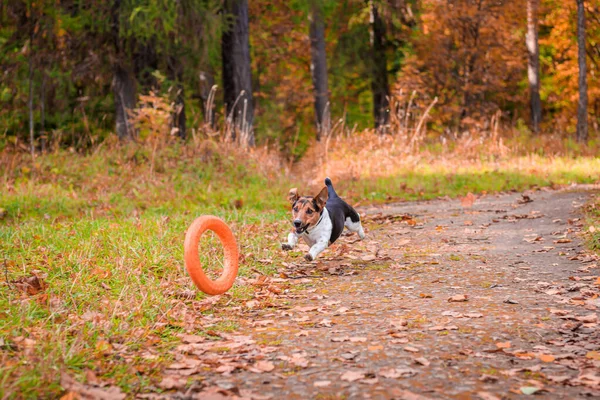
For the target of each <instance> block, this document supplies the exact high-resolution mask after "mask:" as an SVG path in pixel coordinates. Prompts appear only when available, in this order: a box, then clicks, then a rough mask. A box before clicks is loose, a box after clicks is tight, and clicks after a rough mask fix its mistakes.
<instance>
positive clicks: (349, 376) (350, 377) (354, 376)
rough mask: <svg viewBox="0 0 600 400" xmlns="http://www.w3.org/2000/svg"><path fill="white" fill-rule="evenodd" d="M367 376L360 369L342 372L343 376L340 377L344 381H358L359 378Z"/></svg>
mask: <svg viewBox="0 0 600 400" xmlns="http://www.w3.org/2000/svg"><path fill="white" fill-rule="evenodd" d="M364 377H365V373H364V372H360V371H346V372H344V373H343V374H342V376H341V377H340V379H341V380H343V381H347V382H354V381H357V380H359V379H363V378H364Z"/></svg>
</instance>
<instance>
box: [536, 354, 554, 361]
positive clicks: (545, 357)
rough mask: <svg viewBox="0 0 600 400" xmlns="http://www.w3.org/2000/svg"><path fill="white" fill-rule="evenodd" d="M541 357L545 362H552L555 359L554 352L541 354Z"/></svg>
mask: <svg viewBox="0 0 600 400" xmlns="http://www.w3.org/2000/svg"><path fill="white" fill-rule="evenodd" d="M539 359H540V360H541V361H543V362H552V361H554V360H555V358H554V356H553V355H552V354H540V357H539Z"/></svg>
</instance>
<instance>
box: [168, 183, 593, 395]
mask: <svg viewBox="0 0 600 400" xmlns="http://www.w3.org/2000/svg"><path fill="white" fill-rule="evenodd" d="M530 196H531V200H533V201H531V202H528V203H524V202H523V200H524V198H522V197H521V195H520V194H515V195H500V196H487V197H484V198H481V199H478V200H476V201H475V202H474V204H473V205H472V206H470V204H469V200H468V199H467V200H466V201H464V204H463V205H461V202H459V201H434V202H427V203H410V204H401V205H397V206H394V205H392V206H387V207H385V208H377V209H366V210H365V209H363V210H361V211H362V213H363V214H364V213H366V214H367V217H366V218H365V220H366V224H365V225H366V226H367V228H368V236H367V240H365V241H364V242H356V243H352V242H353V241H354V240H355V236H350V237H344V238H343V240H342V243H340V244H339V245H336V246H334V247H332V248H331V249H330V250H328V251H327V252H326V253H324V255H325V256H324V257H323V258H322V259H320V261H319V262H316V263H312V264H306V263H302V262H301V257H298V256H296V257H292V256H290V257H289V262H290V264H289V265H287V266H286V268H285V271H282V272H283V273H284V274H285V275H284V276H286V277H287V278H288V279H291V278H295V279H294V282H300V283H302V284H303V285H304V289H303V290H301V291H299V292H293V293H288V294H285V293H283V294H284V295H285V296H284V299H283V300H282V301H280V302H278V303H277V304H276V307H272V308H260V309H256V311H254V310H247V311H243V312H244V313H245V317H246V318H245V319H246V320H247V325H244V326H241V327H240V329H239V332H241V333H243V335H242V334H241V333H240V334H233V335H231V336H225V337H224V338H222V339H223V340H221V341H217V342H214V343H213V342H208V341H203V340H201V339H200V338H199V337H194V336H190V337H188V338H186V340H185V341H186V342H188V343H186V344H184V345H182V346H180V347H179V348H178V350H177V363H176V364H174V365H173V366H172V368H170V369H169V370H167V371H165V374H166V375H165V376H166V377H165V381H163V383H162V387H163V388H164V389H172V390H177V389H178V388H180V387H182V386H183V384H184V382H188V383H189V380H190V379H192V380H193V381H194V382H196V384H194V385H192V386H191V387H188V389H187V390H185V391H181V389H180V391H179V392H177V391H172V392H170V393H169V392H167V393H165V394H164V395H163V396H165V397H173V398H215V399H218V398H229V397H230V396H234V397H235V396H240V397H246V398H256V399H262V398H272V399H307V398H317V399H327V398H336V399H337V398H340V399H342V398H344V399H348V398H349V399H354V398H358V399H360V398H375V399H391V398H395V399H422V398H456V399H471V398H473V399H477V398H481V399H484V400H489V399H496V398H521V397H525V394H527V393H529V394H530V393H533V392H535V395H536V396H538V397H542V398H553V399H554V398H565V399H573V398H585V397H586V396H596V397H598V396H600V333H599V330H598V309H600V298H598V294H599V293H600V290H599V289H600V285H599V284H600V281H599V280H598V275H600V273H599V269H598V262H597V261H596V260H595V259H594V258H593V257H591V256H588V255H586V254H585V253H584V252H583V248H582V245H581V240H580V239H579V238H578V235H577V234H576V233H577V232H578V231H579V230H580V229H581V223H580V222H579V220H578V218H580V217H581V215H580V213H579V207H580V206H582V205H583V204H584V203H585V202H586V201H587V199H588V198H589V196H590V194H589V193H583V192H550V191H548V192H544V191H539V192H535V193H533V194H531V195H530ZM465 206H466V207H465ZM293 263H297V264H293ZM303 276H305V277H303ZM296 278H299V279H296ZM267 284H268V282H267ZM274 284H278V282H274ZM449 300H453V301H449ZM464 300H466V301H464ZM250 306H252V305H251V304H250ZM215 371H218V372H215Z"/></svg>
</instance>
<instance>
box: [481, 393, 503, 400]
mask: <svg viewBox="0 0 600 400" xmlns="http://www.w3.org/2000/svg"><path fill="white" fill-rule="evenodd" d="M477 396H479V397H481V400H500V397H498V396H496V395H494V394H492V393H490V392H477Z"/></svg>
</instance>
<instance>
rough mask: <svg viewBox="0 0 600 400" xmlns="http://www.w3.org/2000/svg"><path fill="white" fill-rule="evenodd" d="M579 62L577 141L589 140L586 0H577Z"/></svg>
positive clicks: (584, 141)
mask: <svg viewBox="0 0 600 400" xmlns="http://www.w3.org/2000/svg"><path fill="white" fill-rule="evenodd" d="M577 49H578V51H577V62H578V64H579V105H578V107H577V141H578V142H581V143H586V142H587V140H588V123H587V106H588V95H587V77H586V59H585V57H586V55H585V7H584V0H577Z"/></svg>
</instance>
